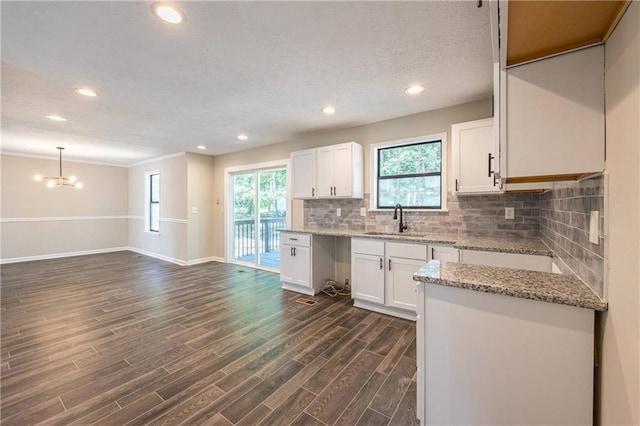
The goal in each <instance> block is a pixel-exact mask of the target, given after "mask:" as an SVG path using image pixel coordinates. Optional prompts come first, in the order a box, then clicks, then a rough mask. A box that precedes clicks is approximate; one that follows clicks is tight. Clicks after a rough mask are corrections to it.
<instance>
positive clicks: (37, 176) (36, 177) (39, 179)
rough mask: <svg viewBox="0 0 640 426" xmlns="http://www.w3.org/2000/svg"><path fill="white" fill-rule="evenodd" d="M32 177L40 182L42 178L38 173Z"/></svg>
mask: <svg viewBox="0 0 640 426" xmlns="http://www.w3.org/2000/svg"><path fill="white" fill-rule="evenodd" d="M33 178H34V179H35V180H37V181H38V182H40V181H41V180H42V176H40V175H35V176H34V177H33Z"/></svg>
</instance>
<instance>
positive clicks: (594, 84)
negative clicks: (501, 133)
mask: <svg viewBox="0 0 640 426" xmlns="http://www.w3.org/2000/svg"><path fill="white" fill-rule="evenodd" d="M503 118H506V123H504V124H506V141H502V143H503V148H505V151H506V170H504V171H503V174H502V177H503V178H506V183H519V182H530V181H532V180H534V179H536V178H540V177H547V178H548V180H562V179H576V178H578V177H580V175H585V174H591V173H598V172H602V171H603V170H604V47H603V46H601V45H600V46H595V47H591V48H587V49H582V50H578V51H575V52H571V53H566V54H563V55H559V56H554V57H551V58H547V59H542V60H539V61H536V62H531V63H528V64H525V65H520V66H516V67H513V68H508V69H507V71H506V117H503ZM503 121H504V120H503Z"/></svg>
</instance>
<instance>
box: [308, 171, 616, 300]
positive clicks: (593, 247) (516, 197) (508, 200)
mask: <svg viewBox="0 0 640 426" xmlns="http://www.w3.org/2000/svg"><path fill="white" fill-rule="evenodd" d="M447 204H448V209H449V211H447V212H412V211H405V212H404V215H405V216H404V217H405V221H406V223H407V225H408V229H407V232H423V233H425V234H431V235H442V236H446V237H451V238H453V239H456V238H461V237H466V236H472V237H511V238H540V239H541V240H542V241H544V242H545V244H547V245H548V246H549V248H550V249H551V250H552V251H553V252H554V261H555V263H556V264H557V265H558V267H559V268H560V269H561V271H562V272H563V273H565V274H569V275H574V276H577V277H578V278H580V279H581V280H582V281H584V282H585V283H586V284H587V285H589V286H590V287H591V288H592V289H593V290H594V291H595V292H596V293H597V294H598V295H599V296H600V297H602V296H603V294H604V222H605V220H604V177H602V176H600V177H596V178H592V179H587V180H584V181H581V182H570V183H564V182H562V183H555V184H554V188H553V190H551V191H547V192H545V193H543V194H537V193H522V194H496V195H468V196H456V195H453V194H449V195H448V198H447ZM363 207H364V208H366V209H367V210H368V208H369V195H368V194H366V195H365V198H364V199H360V200H353V199H328V200H305V202H304V224H305V226H308V227H328V228H338V229H353V230H363V231H384V232H394V231H396V229H397V228H398V221H397V220H393V211H367V215H366V216H364V217H363V216H360V209H361V208H363ZM505 207H514V208H515V218H514V219H513V220H508V219H505ZM338 208H339V209H340V210H341V216H337V214H336V213H337V209H338ZM596 210H597V211H598V212H599V214H600V223H599V244H593V243H590V242H589V217H590V212H591V211H596Z"/></svg>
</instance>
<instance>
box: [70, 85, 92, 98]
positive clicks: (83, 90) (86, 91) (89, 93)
mask: <svg viewBox="0 0 640 426" xmlns="http://www.w3.org/2000/svg"><path fill="white" fill-rule="evenodd" d="M73 90H74V91H75V92H76V93H78V94H80V95H84V96H89V97H90V98H95V97H96V96H98V94H97V93H96V92H94V91H93V90H91V89H87V88H86V87H76V88H75V89H73Z"/></svg>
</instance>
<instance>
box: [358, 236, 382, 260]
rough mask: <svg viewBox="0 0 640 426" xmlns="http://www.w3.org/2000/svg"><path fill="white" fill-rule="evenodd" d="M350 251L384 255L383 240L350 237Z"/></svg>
mask: <svg viewBox="0 0 640 426" xmlns="http://www.w3.org/2000/svg"><path fill="white" fill-rule="evenodd" d="M351 252H352V253H362V254H370V255H373V256H384V241H378V240H370V239H358V238H352V239H351Z"/></svg>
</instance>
